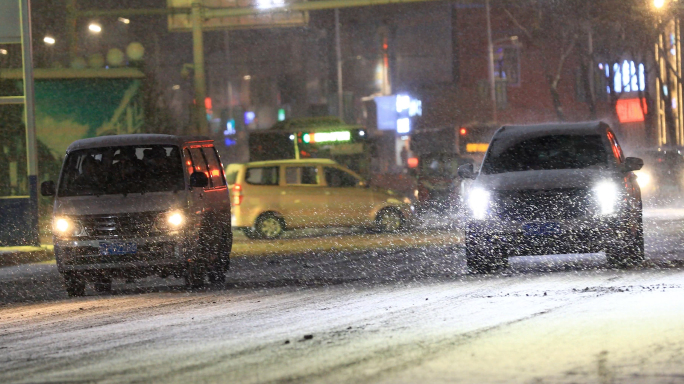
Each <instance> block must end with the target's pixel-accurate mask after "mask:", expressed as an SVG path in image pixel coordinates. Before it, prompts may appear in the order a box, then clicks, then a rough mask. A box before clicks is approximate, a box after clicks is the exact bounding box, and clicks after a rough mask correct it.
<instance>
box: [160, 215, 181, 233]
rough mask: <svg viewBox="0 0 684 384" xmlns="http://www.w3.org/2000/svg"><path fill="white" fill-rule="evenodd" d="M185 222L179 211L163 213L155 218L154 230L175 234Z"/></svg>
mask: <svg viewBox="0 0 684 384" xmlns="http://www.w3.org/2000/svg"><path fill="white" fill-rule="evenodd" d="M185 220H186V217H185V215H184V214H183V212H181V211H169V212H164V213H162V214H161V215H159V217H158V218H157V222H156V223H155V225H154V229H155V230H156V231H157V232H175V231H177V230H179V229H181V228H182V227H183V226H184V225H185Z"/></svg>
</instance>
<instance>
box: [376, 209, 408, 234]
mask: <svg viewBox="0 0 684 384" xmlns="http://www.w3.org/2000/svg"><path fill="white" fill-rule="evenodd" d="M375 225H376V226H377V228H378V230H379V231H380V232H396V231H398V230H400V229H401V228H402V227H403V226H404V216H403V215H402V214H401V212H399V211H398V210H396V209H393V208H385V209H383V210H382V211H380V213H378V217H377V218H376V219H375Z"/></svg>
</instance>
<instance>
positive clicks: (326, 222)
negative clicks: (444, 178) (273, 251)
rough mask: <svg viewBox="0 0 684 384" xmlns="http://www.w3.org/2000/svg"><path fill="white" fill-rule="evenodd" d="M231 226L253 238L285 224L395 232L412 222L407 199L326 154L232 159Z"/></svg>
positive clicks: (279, 230)
mask: <svg viewBox="0 0 684 384" xmlns="http://www.w3.org/2000/svg"><path fill="white" fill-rule="evenodd" d="M226 174H227V177H228V184H229V188H230V191H231V204H232V212H233V216H232V225H233V227H236V228H241V229H242V230H243V231H244V232H245V234H246V235H247V236H249V237H252V238H257V237H259V238H264V239H275V238H277V237H279V236H280V235H281V234H282V233H283V231H285V230H287V229H296V228H305V227H330V226H335V227H345V226H363V227H370V228H375V229H377V230H380V231H386V232H393V231H397V230H400V229H402V228H404V227H405V226H407V225H408V224H410V223H411V221H412V219H413V206H412V205H411V201H410V200H409V198H407V197H405V196H401V195H399V194H397V193H394V192H392V191H388V190H381V189H378V188H370V187H369V186H368V184H367V183H366V181H364V180H363V179H362V178H361V177H360V176H359V175H357V174H356V173H354V172H352V171H350V170H349V169H347V168H345V167H343V166H341V165H339V164H337V163H336V162H334V161H332V160H328V159H308V160H275V161H260V162H253V163H245V164H230V165H229V166H228V168H227V170H226Z"/></svg>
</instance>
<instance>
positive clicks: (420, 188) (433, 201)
mask: <svg viewBox="0 0 684 384" xmlns="http://www.w3.org/2000/svg"><path fill="white" fill-rule="evenodd" d="M418 160H419V162H418V166H417V167H416V168H415V170H414V171H413V173H414V174H415V178H416V184H417V187H416V190H415V192H414V196H415V198H416V210H417V211H418V212H420V213H422V212H427V211H431V210H432V211H436V212H439V213H446V212H448V211H457V210H458V209H460V203H461V180H460V178H459V177H458V175H457V169H458V167H459V166H461V165H463V164H468V163H472V162H473V160H472V159H469V158H463V157H459V156H456V155H450V154H429V155H424V156H421V157H419V158H418Z"/></svg>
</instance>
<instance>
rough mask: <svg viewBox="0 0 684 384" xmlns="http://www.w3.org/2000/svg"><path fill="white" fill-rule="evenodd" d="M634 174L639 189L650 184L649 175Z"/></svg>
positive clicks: (642, 173) (640, 172)
mask: <svg viewBox="0 0 684 384" xmlns="http://www.w3.org/2000/svg"><path fill="white" fill-rule="evenodd" d="M634 174H635V175H636V177H637V184H639V188H646V187H647V186H648V185H649V184H651V174H650V173H648V172H646V171H635V172H634Z"/></svg>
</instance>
